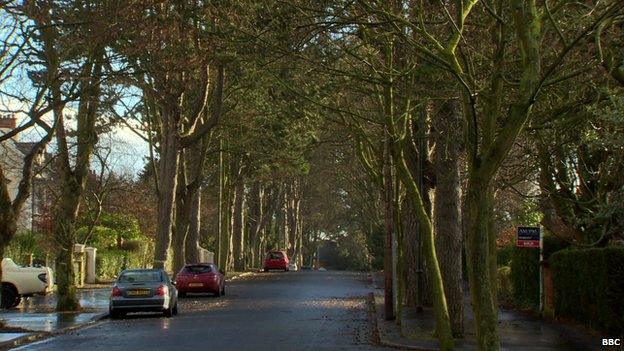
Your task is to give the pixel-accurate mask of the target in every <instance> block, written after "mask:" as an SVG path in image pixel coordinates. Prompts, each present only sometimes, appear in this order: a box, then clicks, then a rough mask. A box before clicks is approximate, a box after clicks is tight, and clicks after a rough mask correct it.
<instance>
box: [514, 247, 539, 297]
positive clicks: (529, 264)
mask: <svg viewBox="0 0 624 351" xmlns="http://www.w3.org/2000/svg"><path fill="white" fill-rule="evenodd" d="M510 278H511V279H510V280H511V284H512V286H513V300H514V302H515V303H516V304H518V305H519V306H523V307H529V308H537V307H538V306H539V250H538V249H530V248H518V247H514V248H513V250H512V253H511V274H510Z"/></svg>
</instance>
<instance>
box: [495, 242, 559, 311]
mask: <svg viewBox="0 0 624 351" xmlns="http://www.w3.org/2000/svg"><path fill="white" fill-rule="evenodd" d="M568 246H569V244H568V243H566V242H565V241H563V240H561V239H559V238H557V237H556V236H552V235H545V236H544V260H545V261H547V260H548V259H549V257H550V256H551V255H552V254H553V253H555V252H557V251H560V250H563V249H564V248H566V247H568ZM505 250H511V265H510V267H511V273H510V282H511V285H512V288H513V300H514V302H515V303H516V304H517V305H519V306H523V307H528V308H534V309H535V308H537V307H538V306H539V249H536V248H535V249H531V248H519V247H516V246H515V242H514V243H513V246H511V248H510V249H505Z"/></svg>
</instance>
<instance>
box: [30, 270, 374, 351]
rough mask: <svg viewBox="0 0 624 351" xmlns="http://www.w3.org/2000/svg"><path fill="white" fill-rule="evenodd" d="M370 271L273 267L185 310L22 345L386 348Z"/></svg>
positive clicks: (186, 301)
mask: <svg viewBox="0 0 624 351" xmlns="http://www.w3.org/2000/svg"><path fill="white" fill-rule="evenodd" d="M369 291H370V288H369V282H368V279H367V276H366V274H361V273H351V272H330V271H327V272H317V271H300V272H269V273H259V274H256V275H254V276H251V277H247V278H245V279H241V280H236V281H233V282H231V283H229V285H228V286H227V288H226V295H225V296H223V297H220V298H215V297H212V296H209V295H203V296H197V295H195V296H190V297H188V298H183V299H182V298H181V299H180V301H179V310H180V313H179V315H177V316H175V317H173V318H164V317H161V316H160V315H155V314H152V315H149V314H139V315H130V316H128V317H126V319H123V320H107V321H105V322H102V323H98V324H96V325H95V326H92V327H89V328H86V329H82V330H79V331H76V332H72V333H70V334H67V335H61V336H57V337H54V338H51V339H48V340H44V341H42V342H38V343H35V344H30V345H26V346H25V347H23V348H21V349H22V350H107V351H111V350H124V351H128V350H174V349H175V350H272V351H274V350H381V349H382V348H380V347H377V346H374V345H373V344H372V335H373V330H372V324H371V321H370V316H369V306H368V303H367V300H366V295H367V293H368V292H369Z"/></svg>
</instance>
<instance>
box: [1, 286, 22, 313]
mask: <svg viewBox="0 0 624 351" xmlns="http://www.w3.org/2000/svg"><path fill="white" fill-rule="evenodd" d="M17 298H18V295H17V291H16V290H15V288H14V287H13V286H12V285H9V284H2V301H0V304H1V305H0V306H1V307H2V308H7V309H8V308H11V307H14V304H15V300H16V299H17Z"/></svg>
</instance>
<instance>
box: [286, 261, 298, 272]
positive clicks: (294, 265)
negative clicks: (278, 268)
mask: <svg viewBox="0 0 624 351" xmlns="http://www.w3.org/2000/svg"><path fill="white" fill-rule="evenodd" d="M288 270H289V271H298V270H299V266H297V262H290V263H289V264H288Z"/></svg>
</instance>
